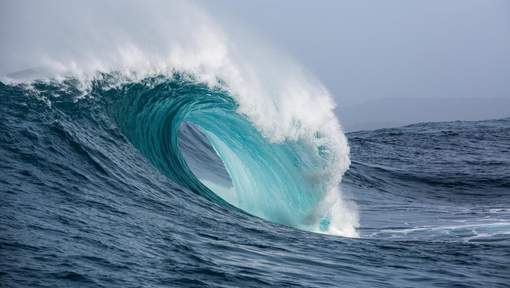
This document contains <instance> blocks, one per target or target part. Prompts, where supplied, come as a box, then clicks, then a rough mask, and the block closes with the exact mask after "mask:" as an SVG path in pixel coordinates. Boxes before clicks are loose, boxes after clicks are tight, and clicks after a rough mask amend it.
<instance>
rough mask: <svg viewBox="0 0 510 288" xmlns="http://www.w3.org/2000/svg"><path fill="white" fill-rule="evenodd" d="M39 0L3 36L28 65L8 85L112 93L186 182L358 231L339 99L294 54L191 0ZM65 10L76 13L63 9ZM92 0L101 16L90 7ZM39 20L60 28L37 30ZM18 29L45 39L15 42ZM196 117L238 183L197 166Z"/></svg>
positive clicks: (287, 215) (277, 212)
mask: <svg viewBox="0 0 510 288" xmlns="http://www.w3.org/2000/svg"><path fill="white" fill-rule="evenodd" d="M34 5H35V6H37V9H35V8H34V9H33V11H38V13H34V15H31V17H33V20H34V21H31V22H30V23H29V24H27V23H24V22H23V23H19V24H20V25H18V26H19V27H20V30H19V31H18V32H17V33H16V34H10V33H9V34H6V35H5V36H6V37H5V40H6V43H8V45H7V46H6V49H5V50H12V51H16V50H18V51H19V49H23V55H24V58H23V59H21V60H20V61H18V62H16V63H12V62H13V61H11V60H10V59H3V58H2V62H4V63H5V64H6V65H5V67H9V68H11V71H12V69H15V68H16V69H25V70H20V71H18V72H16V73H7V74H6V76H4V77H3V78H2V81H3V82H4V83H6V84H8V85H28V86H30V87H31V88H30V89H33V90H34V93H35V94H40V92H41V91H40V88H41V87H42V86H44V85H50V86H49V87H51V89H52V90H53V91H57V90H65V89H69V90H72V91H74V95H73V97H74V98H75V99H76V101H82V100H80V99H84V98H96V97H97V98H102V97H103V95H108V96H106V97H107V98H108V97H109V98H108V99H115V101H116V102H115V104H110V106H109V107H113V108H111V109H110V111H109V113H110V115H113V116H111V117H113V118H114V119H115V123H116V125H118V126H119V127H120V128H121V130H122V133H123V134H124V135H125V136H126V137H127V138H128V139H129V140H130V141H131V143H132V144H133V145H134V146H136V147H137V148H138V149H139V150H140V151H141V152H142V153H143V155H145V157H147V158H148V159H149V160H150V161H151V162H152V163H153V164H154V165H155V166H156V167H158V168H159V169H160V170H161V171H162V172H163V173H164V174H165V175H166V176H168V177H169V178H170V179H172V180H173V181H175V182H176V183H178V184H180V185H182V186H183V187H185V188H188V189H190V190H192V191H195V192H196V193H198V194H200V195H202V196H204V197H206V198H207V199H210V200H212V201H214V202H215V203H223V202H226V203H230V204H231V205H234V206H236V207H238V208H241V209H242V210H244V211H246V212H248V213H251V214H253V215H256V216H259V217H263V218H265V219H268V220H271V221H274V222H277V223H282V224H286V225H291V226H294V227H299V228H302V229H307V230H312V231H318V232H325V233H332V234H339V235H344V236H356V235H357V234H356V226H357V213H356V209H355V205H354V204H353V203H347V202H346V201H345V200H344V199H343V197H342V193H341V191H340V190H339V188H338V184H339V183H340V181H341V177H342V175H343V173H344V172H345V171H346V170H347V168H348V167H349V164H350V161H349V148H348V145H347V140H346V138H345V135H344V134H343V132H342V129H341V126H340V124H339V122H338V120H337V118H336V116H335V114H334V113H333V109H334V106H335V104H334V102H333V100H332V97H331V95H330V94H329V92H328V91H327V89H326V88H325V87H323V86H322V85H321V84H320V82H319V81H317V80H316V79H315V78H314V77H313V76H312V75H310V74H309V73H307V72H306V71H305V70H304V69H302V68H301V67H300V66H299V65H297V64H295V63H294V61H292V60H291V59H289V58H288V57H287V56H285V55H283V54H278V53H277V52H274V51H273V50H271V49H267V48H266V47H264V46H262V45H261V44H259V43H252V41H233V39H232V37H233V36H232V35H233V34H235V33H226V32H224V30H223V29H221V28H220V27H219V26H218V25H217V24H216V23H214V21H212V20H211V19H209V17H208V16H207V15H206V13H205V12H204V11H202V10H201V9H200V8H199V7H197V6H196V5H194V4H192V3H189V2H184V1H183V2H175V3H167V2H166V1H160V2H158V1H156V2H154V3H150V4H147V5H145V4H144V5H140V4H139V3H137V2H134V1H133V2H131V1H126V3H124V4H123V6H124V8H125V11H137V12H136V15H137V17H129V15H124V14H120V13H118V11H117V9H116V7H115V6H114V5H104V3H101V2H99V3H95V2H92V3H89V2H87V3H78V4H76V5H75V4H72V5H71V4H67V3H53V2H48V3H44V4H40V3H37V2H36V3H34ZM57 6H58V7H57ZM96 6H97V7H96ZM13 7H14V8H13ZM16 7H17V6H16V5H10V6H9V7H7V8H8V9H10V10H9V14H12V15H15V14H16V13H20V12H19V11H16V9H17V8H16ZM20 7H21V6H20ZM18 8H19V7H18ZM11 10H12V11H11ZM62 10H65V11H66V13H67V14H66V15H67V16H72V17H62V15H61V14H60V13H58V12H56V11H62ZM89 10H91V11H95V12H94V13H93V15H94V16H93V19H90V15H91V14H88V13H83V11H89ZM163 11H165V12H163ZM43 12H44V13H43ZM182 15H186V16H187V17H180V16H182ZM52 16H54V17H52ZM11 20H12V22H13V25H14V23H16V21H23V20H22V19H11ZM34 23H38V25H37V26H36V25H34ZM91 23H93V25H91ZM61 27H66V29H67V30H68V31H73V33H70V34H69V37H68V38H66V39H61V38H62V37H61V34H58V33H55V34H54V33H53V32H54V31H60V30H61ZM98 27H101V28H100V29H98ZM41 29H44V31H51V33H49V34H48V36H47V37H46V38H44V39H41V38H39V37H31V35H32V34H33V33H38V31H40V30H41ZM148 31H150V33H149V32H148ZM19 35H23V36H24V37H29V38H31V39H34V41H35V42H36V43H32V45H30V46H23V47H22V48H20V47H15V43H19V41H17V40H19V39H18V38H19ZM11 38H12V39H11ZM84 39H85V41H84ZM13 43H14V44H13ZM234 43H235V44H234ZM239 43H243V45H242V47H241V46H239ZM35 47H36V48H37V49H35ZM32 48H33V49H32ZM40 50H42V51H44V53H43V54H41V53H40ZM0 57H3V55H2V56H0ZM18 60H19V59H18ZM5 67H3V68H2V69H6V68H5ZM27 67H29V68H30V67H33V68H30V69H26V68H27ZM11 71H7V72H11ZM34 83H38V84H37V85H33V84H34ZM41 85H42V86H41ZM28 86H27V87H28ZM34 87H38V88H34ZM42 89H50V88H42ZM51 97H53V96H52V95H50V97H46V100H47V101H51V100H48V99H50V98H51ZM112 101H113V100H112ZM187 124H190V125H193V126H194V127H196V128H197V129H198V131H200V133H202V134H203V136H205V137H206V139H207V142H209V143H210V144H211V145H212V147H214V151H215V153H217V155H218V156H219V157H220V158H221V160H222V162H223V165H224V166H225V169H226V171H227V172H228V175H229V178H230V181H231V184H232V187H227V188H228V189H223V188H220V187H222V186H221V185H220V186H218V185H217V184H218V183H215V182H214V183H211V181H209V180H207V179H198V177H197V176H196V175H195V174H194V173H193V171H191V170H190V168H189V167H188V165H187V162H186V159H185V157H184V156H183V155H182V152H181V151H180V149H179V145H178V142H179V141H178V138H179V137H178V135H179V131H180V130H181V128H180V127H183V125H187ZM188 160H189V159H188ZM198 170H206V169H200V168H199V169H198ZM202 178H203V177H202ZM200 180H202V181H200ZM216 180H218V179H216ZM219 181H220V182H225V181H223V180H219ZM206 182H207V183H208V184H209V185H205V184H204V183H206ZM212 185H214V186H215V187H216V188H215V189H210V188H211V187H212ZM223 186H224V185H223ZM231 188H233V190H232V189H231ZM211 190H214V191H213V192H212V191H211ZM320 223H322V224H320Z"/></svg>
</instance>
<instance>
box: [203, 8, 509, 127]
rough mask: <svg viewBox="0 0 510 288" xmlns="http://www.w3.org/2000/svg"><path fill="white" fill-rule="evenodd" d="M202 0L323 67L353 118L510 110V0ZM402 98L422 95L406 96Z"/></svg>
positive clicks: (317, 69)
mask: <svg viewBox="0 0 510 288" xmlns="http://www.w3.org/2000/svg"><path fill="white" fill-rule="evenodd" d="M201 3H203V4H204V5H205V6H206V7H207V8H208V10H209V11H210V13H211V14H213V15H214V16H215V18H217V19H219V20H220V21H222V22H223V23H224V26H225V27H226V29H229V27H232V29H235V27H236V24H237V23H241V24H242V25H244V26H246V27H248V29H250V30H252V31H254V32H255V33H256V34H258V35H260V36H261V37H262V38H264V39H267V41H268V42H271V43H272V44H273V45H274V46H276V47H277V48H279V49H281V50H283V51H287V52H288V53H290V54H291V55H292V56H293V57H294V58H296V59H297V60H298V61H299V62H301V63H302V64H303V65H304V66H305V67H306V68H308V69H309V70H311V71H312V72H313V73H314V74H316V75H317V76H318V78H319V79H321V80H322V82H323V83H324V84H325V85H326V86H327V87H328V88H329V89H330V90H331V91H332V93H333V94H334V95H335V98H336V100H337V103H338V106H339V110H340V112H339V117H340V118H341V119H342V118H349V119H342V120H345V121H347V122H356V124H357V125H358V124H362V122H367V123H368V122H370V123H372V122H378V121H380V122H388V121H390V122H395V121H394V118H398V115H399V114H400V115H402V121H400V122H401V123H402V124H405V123H410V122H414V121H436V120H455V119H466V120H475V119H481V118H494V117H504V116H510V1H507V0H448V1H444V0H427V1H424V0H421V1H413V0H398V1H397V0H387V1H375V0H374V1H366V0H356V1H353V0H350V1H341V0H331V1H326V0H321V1H290V0H289V1H271V0H258V1H234V0H221V1H203V2H201ZM390 98H391V99H390ZM402 98H403V99H418V98H420V99H419V100H420V101H417V104H416V105H415V106H413V104H412V102H409V101H404V102H405V105H399V103H400V102H402V101H399V99H402ZM421 98H427V99H428V98H433V99H428V100H423V99H421ZM472 98H481V99H482V100H480V99H478V100H476V101H472ZM494 98H503V99H497V101H494ZM384 99H389V100H388V101H384ZM483 99H487V100H488V101H487V102H485V101H484V100H483ZM464 100H465V101H464ZM418 102H419V103H420V104H418ZM425 103H426V105H424V104H425ZM365 104H366V105H365ZM502 104H508V106H507V107H505V105H503V107H502V106H501V105H502ZM374 105H381V109H385V110H384V111H381V113H378V111H377V109H373V107H372V106H374ZM444 105H448V106H449V107H446V108H445V107H443V106H444ZM368 106H371V108H370V109H368V108H367V107H368ZM436 108H437V109H436ZM352 109H355V110H358V111H351V110H352ZM403 109H405V110H406V111H402V110H403ZM424 109H427V110H428V111H423V110H424ZM342 110H349V111H347V112H346V113H342V112H341V111H342ZM365 110H366V111H365ZM369 110H370V114H368V113H369ZM409 110H411V111H409ZM412 110H415V111H412ZM436 110H441V111H443V112H442V113H435V112H436ZM415 112H416V113H415ZM427 112H430V113H428V114H427ZM342 114H344V115H345V116H344V117H342ZM363 114H365V115H363ZM413 114H419V115H420V116H419V117H413ZM353 115H354V116H353ZM356 115H357V116H356ZM385 115H392V117H391V118H392V119H386V118H388V117H387V116H385ZM426 115H430V117H427V116H426ZM353 118H354V119H353ZM427 118H429V119H427ZM345 121H343V122H345ZM397 122H398V121H397ZM344 124H346V126H349V125H350V123H344ZM395 124H398V123H396V122H395ZM376 126H377V125H376Z"/></svg>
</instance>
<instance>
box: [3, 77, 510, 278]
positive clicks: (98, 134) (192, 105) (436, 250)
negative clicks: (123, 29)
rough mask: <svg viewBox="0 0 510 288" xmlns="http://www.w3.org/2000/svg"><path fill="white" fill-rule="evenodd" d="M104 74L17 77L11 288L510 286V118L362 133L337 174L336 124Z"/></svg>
mask: <svg viewBox="0 0 510 288" xmlns="http://www.w3.org/2000/svg"><path fill="white" fill-rule="evenodd" d="M98 79H99V80H95V81H93V82H92V83H91V85H90V87H87V89H83V87H81V86H80V83H79V81H77V80H76V79H72V78H69V79H66V80H63V81H33V82H31V83H30V84H27V83H18V84H16V83H7V82H5V83H1V82H0V159H1V161H0V195H1V198H0V199H1V200H0V286H2V287H510V118H505V119H496V120H487V121H478V122H462V121H456V122H444V123H420V124H415V125H409V126H405V127H402V128H392V129H380V130H375V131H360V132H351V133H348V134H347V135H346V136H347V139H348V145H349V147H350V154H349V155H350V167H349V169H348V170H347V172H346V173H345V174H344V175H343V178H342V181H341V183H340V184H338V183H336V182H335V181H336V180H339V179H340V177H341V174H342V173H343V170H345V169H343V166H347V165H348V162H346V160H345V159H343V158H342V157H341V155H342V154H341V153H339V154H335V151H333V148H332V147H336V146H332V145H331V142H330V141H332V140H331V139H333V140H334V141H333V142H334V143H336V144H338V143H340V144H342V143H343V142H342V139H343V138H335V137H337V135H323V134H321V132H315V133H313V134H310V135H312V136H313V137H312V136H310V137H312V138H310V139H312V140H310V141H311V142H313V143H309V142H307V141H304V140H302V139H304V138H303V137H301V136H299V137H296V138H294V139H290V140H289V139H287V138H285V139H276V140H275V141H269V140H268V139H269V138H270V137H267V135H265V133H267V131H270V132H271V131H272V130H270V128H271V126H268V127H265V130H264V129H259V128H258V127H257V125H254V124H253V123H264V121H263V120H264V119H262V118H263V117H262V116H261V115H263V114H260V115H258V118H257V117H253V115H252V117H251V118H248V117H247V116H246V115H245V114H243V113H242V109H241V110H240V107H239V102H238V101H237V100H235V97H232V96H231V95H230V94H229V92H228V91H225V90H222V89H219V88H211V87H210V86H207V85H204V84H200V83H199V82H197V81H194V79H193V77H187V76H186V75H181V74H175V75H173V76H172V77H166V76H165V77H163V76H160V77H159V76H156V77H147V78H145V79H142V80H140V81H127V82H118V81H116V80H115V75H108V74H107V75H102V77H100V78H98ZM241 108H242V107H241ZM340 116H341V115H340ZM267 117H271V115H267ZM293 125H294V126H295V127H302V125H303V124H302V123H293ZM294 126H293V127H294ZM277 128H278V127H274V129H277ZM330 131H336V130H335V129H332V130H330ZM273 132H274V131H273ZM276 132H278V131H276ZM338 132H339V133H341V132H340V131H339V130H338ZM307 135H308V134H307ZM342 136H343V135H342ZM307 137H308V136H307ZM338 137H340V136H338ZM305 138H306V137H305ZM306 139H308V138H306ZM335 141H336V142H335ZM345 147H347V146H345ZM345 147H344V148H345ZM344 150H345V149H344ZM346 151H347V150H346ZM339 155H340V156H339ZM342 161H343V162H342ZM336 163H340V164H338V165H340V166H338V167H336V166H335V165H336ZM342 165H343V166H342ZM335 169H336V170H335ZM332 171H339V173H338V175H337V174H335V173H333V172H332ZM329 180H331V181H329ZM328 181H329V182H328ZM331 183H333V184H334V186H335V187H333V188H334V189H333V190H331V189H332V187H329V185H331ZM327 191H337V192H338V193H340V192H339V191H342V192H341V195H342V198H341V201H340V200H339V199H334V200H332V201H330V202H331V203H333V204H332V205H329V206H327V205H326V206H327V207H326V208H324V209H322V208H321V207H323V206H324V205H325V204H324V199H325V198H328V197H330V195H329V194H328V192H327ZM332 193H333V192H332ZM334 193H336V192H334ZM335 195H336V194H335ZM328 199H329V198H328ZM326 202H327V201H326ZM331 203H330V204H331ZM339 205H340V206H339ZM318 207H319V208H318ZM339 211H340V212H339ZM352 223H354V224H352ZM342 235H343V236H342ZM345 236H349V237H345Z"/></svg>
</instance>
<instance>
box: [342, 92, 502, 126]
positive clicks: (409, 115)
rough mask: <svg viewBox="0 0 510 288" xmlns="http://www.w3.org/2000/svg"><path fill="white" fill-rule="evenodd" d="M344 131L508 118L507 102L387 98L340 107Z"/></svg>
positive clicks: (469, 99)
mask: <svg viewBox="0 0 510 288" xmlns="http://www.w3.org/2000/svg"><path fill="white" fill-rule="evenodd" d="M336 113H337V115H338V118H339V119H340V122H341V123H342V126H343V128H344V130H345V131H347V132H350V131H359V130H373V129H379V128H390V127H398V126H403V125H408V124H413V123H418V122H437V121H455V120H467V121H469V120H486V119H498V118H505V117H509V116H510V95H509V97H508V98H417V99H412V98H386V99H377V100H371V101H367V102H363V103H361V104H355V105H350V106H345V107H342V106H339V107H337V109H336Z"/></svg>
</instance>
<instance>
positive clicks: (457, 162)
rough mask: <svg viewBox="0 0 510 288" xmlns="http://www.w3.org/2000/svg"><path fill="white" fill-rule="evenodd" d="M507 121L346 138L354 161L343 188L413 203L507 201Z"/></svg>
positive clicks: (413, 128) (412, 128)
mask: <svg viewBox="0 0 510 288" xmlns="http://www.w3.org/2000/svg"><path fill="white" fill-rule="evenodd" d="M509 120H510V119H509V118H506V119H498V120H487V121H471V122H469V121H465V122H462V121H457V122H438V123H421V124H413V125H409V126H405V127H401V128H391V129H380V130H375V131H360V132H352V133H349V134H348V138H349V142H350V145H351V149H352V159H353V161H352V165H351V168H350V170H349V171H348V172H347V173H346V175H345V178H344V183H346V184H349V185H354V186H357V187H366V188H375V189H379V190H381V191H387V192H388V193H393V194H399V195H400V196H406V197H411V198H413V199H424V198H442V199H450V200H451V201H454V200H455V201H457V200H459V201H460V200H462V198H463V197H467V198H466V199H467V200H469V199H472V198H473V197H476V199H478V200H477V201H482V202H484V201H497V199H502V198H506V197H508V193H507V191H508V189H509V188H510V182H509V180H508V177H507V175H508V174H509V173H510V170H509V167H510V159H509V158H508V157H506V155H508V152H509V151H510V144H509V143H510V121H509ZM380 151H384V153H381V152H380Z"/></svg>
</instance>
